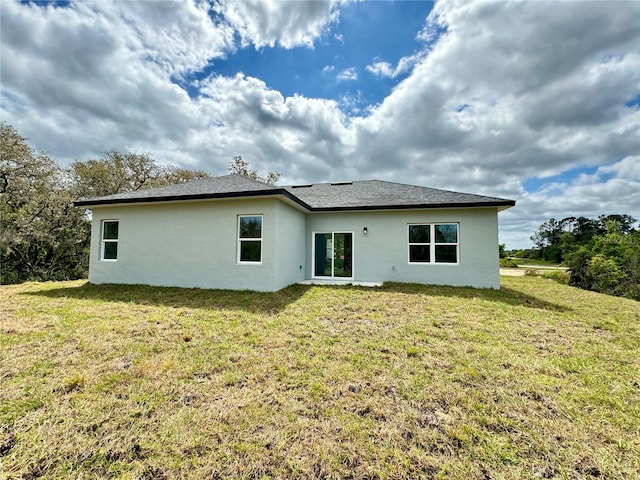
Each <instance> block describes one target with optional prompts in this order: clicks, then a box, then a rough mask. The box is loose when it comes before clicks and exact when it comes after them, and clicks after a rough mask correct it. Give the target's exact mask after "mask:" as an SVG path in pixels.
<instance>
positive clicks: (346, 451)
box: [0, 277, 640, 480]
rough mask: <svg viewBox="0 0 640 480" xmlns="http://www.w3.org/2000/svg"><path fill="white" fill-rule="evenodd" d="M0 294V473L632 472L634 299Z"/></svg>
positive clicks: (637, 358)
mask: <svg viewBox="0 0 640 480" xmlns="http://www.w3.org/2000/svg"><path fill="white" fill-rule="evenodd" d="M502 282H503V288H502V289H501V290H500V291H494V290H481V289H472V288H453V287H436V286H423V285H403V284H388V285H385V286H384V287H380V288H372V289H369V288H359V287H311V286H301V285H294V286H292V287H289V288H287V289H284V290H282V291H280V292H277V293H256V292H231V291H213V290H198V289H178V288H155V287H145V286H121V285H101V286H97V285H90V284H87V283H84V282H59V283H27V284H23V285H13V286H2V287H0V315H1V316H0V358H1V359H2V361H1V362H0V473H1V474H2V475H3V477H2V478H7V479H16V480H17V479H19V478H45V479H57V478H131V479H133V478H159V479H162V478H167V479H168V478H193V479H200V478H214V479H215V478H240V479H244V478H246V479H249V478H264V479H280V478H282V479H284V478H302V479H305V478H309V479H311V478H314V479H315V478H327V479H333V478H336V479H343V478H371V479H373V478H380V479H385V478H386V479H394V478H443V479H444V478H454V479H455V478H459V479H467V478H472V479H473V478H502V479H520V478H567V479H569V478H584V479H588V478H608V479H618V478H620V479H623V478H638V477H639V476H640V440H639V438H640V380H638V374H637V372H638V371H640V304H638V303H637V302H633V301H630V300H626V299H622V298H615V297H609V296H605V295H599V294H596V293H593V292H586V291H582V290H578V289H575V288H572V287H568V286H566V285H561V284H558V283H556V282H552V281H549V280H547V279H545V278H541V277H503V278H502Z"/></svg>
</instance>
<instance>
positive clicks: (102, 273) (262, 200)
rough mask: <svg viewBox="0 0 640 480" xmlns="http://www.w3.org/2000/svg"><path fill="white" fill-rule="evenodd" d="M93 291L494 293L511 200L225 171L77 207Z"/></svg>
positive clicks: (388, 184) (370, 183) (78, 203)
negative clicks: (310, 286) (84, 213)
mask: <svg viewBox="0 0 640 480" xmlns="http://www.w3.org/2000/svg"><path fill="white" fill-rule="evenodd" d="M75 205H76V206H78V207H85V208H88V209H91V210H92V212H93V215H92V221H93V227H92V235H91V255H90V264H89V281H90V282H92V283H122V284H148V285H158V286H179V287H201V288H221V289H249V290H262V291H276V290H279V289H281V288H284V287H286V286H287V285H290V284H292V283H296V282H318V283H322V282H326V283H358V284H368V283H371V284H378V283H382V282H385V281H394V282H417V283H425V284H440V285H457V286H474V287H489V288H500V278H499V265H498V215H497V214H498V212H499V211H501V210H504V209H506V208H509V207H512V206H514V205H515V202H514V201H513V200H506V199H501V198H493V197H485V196H480V195H471V194H466V193H458V192H452V191H446V190H437V189H433V188H426V187H420V186H413V185H404V184H399V183H392V182H384V181H378V180H370V181H353V182H344V183H323V184H313V185H295V186H290V187H279V186H272V185H267V184H264V183H261V182H257V181H254V180H251V179H249V178H247V177H243V176H239V175H226V176H221V177H214V178H208V179H204V180H198V181H195V182H190V183H183V184H177V185H171V186H167V187H161V188H153V189H148V190H139V191H136V192H127V193H120V194H116V195H110V196H106V197H100V198H91V199H82V200H79V201H76V202H75Z"/></svg>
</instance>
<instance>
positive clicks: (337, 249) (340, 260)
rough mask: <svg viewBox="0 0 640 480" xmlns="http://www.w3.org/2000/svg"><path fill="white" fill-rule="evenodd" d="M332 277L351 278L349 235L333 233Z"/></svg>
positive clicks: (350, 235) (350, 242) (350, 237)
mask: <svg viewBox="0 0 640 480" xmlns="http://www.w3.org/2000/svg"><path fill="white" fill-rule="evenodd" d="M333 238H334V242H335V245H334V251H333V276H334V277H348V278H351V277H352V276H353V275H352V273H351V256H352V255H351V253H352V252H351V250H352V249H351V244H352V241H351V239H352V234H351V233H334V234H333Z"/></svg>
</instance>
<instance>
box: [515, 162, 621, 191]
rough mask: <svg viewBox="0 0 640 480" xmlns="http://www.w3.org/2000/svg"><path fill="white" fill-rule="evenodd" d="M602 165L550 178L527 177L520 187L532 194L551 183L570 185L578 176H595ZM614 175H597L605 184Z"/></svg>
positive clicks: (582, 168)
mask: <svg viewBox="0 0 640 480" xmlns="http://www.w3.org/2000/svg"><path fill="white" fill-rule="evenodd" d="M601 167H602V165H599V166H593V167H589V166H586V165H580V166H578V167H576V168H572V169H571V170H567V171H565V172H562V173H561V174H559V175H554V176H551V177H544V178H539V177H529V178H526V179H525V180H523V181H522V187H523V188H524V189H525V190H526V191H527V192H528V193H533V192H537V191H539V190H541V189H542V188H544V186H545V185H549V184H551V183H566V184H571V183H573V181H574V180H575V179H576V178H577V177H579V176H580V175H595V174H596V172H597V171H598V169H599V168H601ZM614 176H615V175H614V174H612V173H600V174H598V178H599V179H600V181H602V182H606V181H607V180H610V179H612V178H613V177H614Z"/></svg>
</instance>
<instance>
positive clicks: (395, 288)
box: [382, 283, 571, 312]
mask: <svg viewBox="0 0 640 480" xmlns="http://www.w3.org/2000/svg"><path fill="white" fill-rule="evenodd" d="M382 288H383V289H384V290H386V291H389V292H398V293H406V294H421V295H429V296H437V297H457V298H464V299H480V300H486V301H489V302H495V303H506V304H508V305H514V306H518V307H529V308H539V309H544V310H553V311H557V312H567V311H570V310H571V309H570V308H567V307H565V306H562V305H558V304H555V303H551V302H548V301H546V300H543V299H541V298H538V297H534V296H532V295H529V294H527V293H523V292H521V291H519V290H514V289H512V288H507V287H504V286H503V287H501V288H500V290H494V289H491V288H473V287H447V286H440V285H421V284H417V283H411V284H408V283H385V284H384V286H383V287H382Z"/></svg>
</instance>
